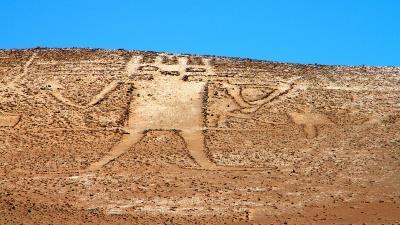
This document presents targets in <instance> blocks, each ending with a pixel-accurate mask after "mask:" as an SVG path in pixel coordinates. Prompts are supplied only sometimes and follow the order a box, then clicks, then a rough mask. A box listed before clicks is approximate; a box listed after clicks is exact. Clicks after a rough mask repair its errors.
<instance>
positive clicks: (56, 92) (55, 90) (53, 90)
mask: <svg viewBox="0 0 400 225" xmlns="http://www.w3.org/2000/svg"><path fill="white" fill-rule="evenodd" d="M121 83H122V82H120V81H113V82H111V83H110V84H108V85H107V86H105V87H104V88H103V89H102V90H101V91H100V93H99V94H97V95H95V96H94V97H93V98H92V100H91V101H90V102H89V103H88V104H86V105H78V104H75V103H73V102H72V101H71V100H69V99H67V98H65V97H64V96H63V95H62V93H61V91H60V90H63V89H64V88H63V87H62V86H61V85H59V84H58V82H56V81H50V82H48V83H47V88H49V90H50V94H51V95H52V96H54V98H56V99H57V100H58V101H60V102H61V103H63V104H65V105H68V106H72V107H75V108H80V109H84V108H87V107H90V106H94V105H96V104H97V103H99V102H100V101H102V100H103V99H104V98H105V97H106V95H107V94H109V93H110V92H112V91H114V90H115V89H116V88H117V87H118V85H120V84H121Z"/></svg>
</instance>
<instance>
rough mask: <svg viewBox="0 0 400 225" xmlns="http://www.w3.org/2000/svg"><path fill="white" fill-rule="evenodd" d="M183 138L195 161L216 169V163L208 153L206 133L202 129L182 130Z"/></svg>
mask: <svg viewBox="0 0 400 225" xmlns="http://www.w3.org/2000/svg"><path fill="white" fill-rule="evenodd" d="M181 135H182V138H183V140H184V141H185V142H186V146H187V150H188V151H189V154H190V155H191V156H192V157H193V159H194V160H195V162H196V163H197V164H199V166H200V167H202V168H204V169H214V168H215V167H216V165H215V164H214V163H213V162H211V160H210V159H209V158H208V156H207V153H206V151H205V150H206V147H205V143H204V135H203V132H202V130H200V129H199V130H189V129H188V130H182V133H181Z"/></svg>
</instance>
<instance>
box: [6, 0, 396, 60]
mask: <svg viewBox="0 0 400 225" xmlns="http://www.w3.org/2000/svg"><path fill="white" fill-rule="evenodd" d="M0 26H1V29H0V48H2V49H11V48H31V47H37V46H40V47H90V48H107V49H108V48H111V49H118V48H124V49H136V50H153V51H167V52H174V53H193V54H210V55H221V56H235V57H246V58H256V59H265V60H272V61H283V62H295V63H319V64H345V65H363V64H365V65H397V66H400V1H398V0H291V1H289V0H273V1H272V0H271V1H268V0H259V1H255V0H254V1H252V0H238V1H236V0H229V1H228V0H226V1H218V0H201V1H196V0H192V1H189V0H186V1H183V0H159V1H154V0H141V1H135V0H131V1H128V0H126V1H123V0H107V1H105V0H25V1H23V0H1V1H0Z"/></svg>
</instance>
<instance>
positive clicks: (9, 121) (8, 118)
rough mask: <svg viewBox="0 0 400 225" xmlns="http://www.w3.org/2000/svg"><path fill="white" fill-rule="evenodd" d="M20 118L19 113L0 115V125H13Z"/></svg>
mask: <svg viewBox="0 0 400 225" xmlns="http://www.w3.org/2000/svg"><path fill="white" fill-rule="evenodd" d="M20 119H21V116H20V115H8V114H6V115H0V127H15V126H16V125H17V124H18V122H19V121H20Z"/></svg>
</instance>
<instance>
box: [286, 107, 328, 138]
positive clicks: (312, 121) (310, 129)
mask: <svg viewBox="0 0 400 225" xmlns="http://www.w3.org/2000/svg"><path fill="white" fill-rule="evenodd" d="M302 111H303V113H298V112H291V113H288V115H289V116H290V117H291V119H292V120H293V122H294V123H295V124H297V125H300V126H303V129H304V133H305V134H306V137H307V138H315V137H317V135H318V130H317V126H318V125H327V124H328V125H332V124H333V122H332V121H331V120H330V119H329V118H328V117H327V116H325V115H323V114H320V113H311V112H310V110H308V109H306V110H302Z"/></svg>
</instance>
